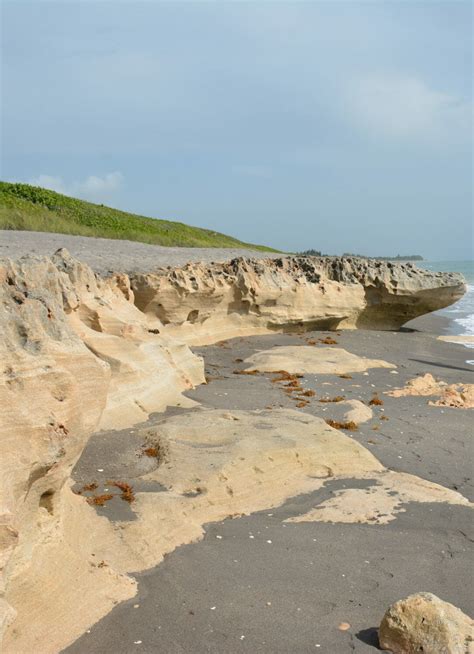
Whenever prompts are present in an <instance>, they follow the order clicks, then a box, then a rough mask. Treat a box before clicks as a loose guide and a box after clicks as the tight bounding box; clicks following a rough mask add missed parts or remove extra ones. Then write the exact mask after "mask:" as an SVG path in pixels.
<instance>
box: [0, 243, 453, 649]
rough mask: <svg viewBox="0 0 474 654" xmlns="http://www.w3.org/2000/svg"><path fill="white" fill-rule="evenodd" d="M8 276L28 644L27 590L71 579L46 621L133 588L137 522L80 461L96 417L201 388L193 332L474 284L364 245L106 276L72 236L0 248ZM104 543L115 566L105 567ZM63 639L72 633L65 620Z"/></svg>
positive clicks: (10, 612) (329, 323)
mask: <svg viewBox="0 0 474 654" xmlns="http://www.w3.org/2000/svg"><path fill="white" fill-rule="evenodd" d="M0 285H1V286H0V299H1V303H0V324H1V326H2V338H1V339H0V357H1V363H2V366H1V373H0V375H1V376H0V406H1V425H2V429H1V445H0V447H1V457H0V567H1V568H2V577H1V580H0V631H1V626H2V624H3V627H4V628H6V627H7V626H8V625H11V626H10V629H9V630H8V633H9V639H10V640H9V643H10V644H9V645H8V647H7V649H6V651H15V645H14V644H13V645H12V643H15V642H17V641H16V640H15V639H16V638H17V637H20V636H18V634H16V631H15V630H16V625H17V624H21V622H22V619H23V620H24V621H27V620H29V619H30V616H29V615H28V614H27V612H26V615H25V609H24V602H25V601H26V598H31V597H36V598H41V597H42V595H43V589H44V588H45V587H48V589H49V592H50V593H57V594H60V593H62V592H63V591H64V588H65V586H64V584H65V583H67V584H69V585H72V586H73V590H74V601H77V607H76V606H71V604H70V603H68V601H61V602H59V603H58V602H57V601H56V602H52V603H51V604H50V605H48V604H47V600H45V602H44V603H43V604H41V601H40V600H38V599H36V600H35V601H37V602H39V603H40V604H41V606H40V609H41V610H40V613H41V620H42V623H43V626H44V625H46V627H45V629H46V630H47V625H48V624H51V625H53V624H54V625H55V629H56V632H58V633H60V632H61V629H62V626H61V625H62V624H63V623H64V622H67V620H68V619H70V617H71V612H72V613H73V614H74V615H75V616H76V618H75V619H76V620H77V622H76V631H78V632H79V633H80V629H81V628H83V626H84V625H87V624H90V623H92V622H93V621H94V620H95V619H97V615H98V609H97V606H98V605H100V611H99V612H101V614H103V613H104V612H106V611H107V610H110V609H111V608H112V607H113V605H114V604H115V603H117V602H118V601H121V600H123V599H126V598H127V597H130V596H132V595H133V594H134V592H135V584H134V582H133V581H132V580H131V578H130V577H129V576H128V575H127V572H129V571H130V570H131V569H134V568H133V566H132V567H130V559H127V557H126V556H125V554H124V553H123V551H124V545H123V537H122V536H121V534H120V532H117V531H114V530H112V529H111V527H110V525H109V524H108V523H107V520H105V519H104V518H99V517H98V516H97V515H96V514H95V512H94V511H93V509H92V508H91V507H89V506H88V505H86V504H85V503H84V501H83V499H82V498H79V497H77V496H75V495H73V494H72V492H71V490H70V472H71V469H72V468H73V466H74V465H75V463H76V461H77V459H78V458H79V456H80V454H81V452H82V450H83V448H84V446H85V444H86V442H87V440H88V438H89V436H90V435H91V434H92V433H93V432H94V431H95V430H97V429H98V428H103V429H110V428H118V427H125V426H130V425H132V424H135V423H138V422H141V421H143V420H145V419H146V418H147V416H148V415H149V414H150V413H151V412H153V411H161V410H163V409H164V408H165V407H166V406H168V405H171V404H181V405H185V403H186V402H189V401H188V400H186V399H185V398H184V397H183V396H182V392H183V391H184V390H186V389H189V388H192V387H193V386H195V385H196V384H200V383H203V381H204V369H203V362H202V360H201V359H200V358H199V357H196V356H195V355H194V354H193V353H192V352H191V350H190V349H189V347H188V344H192V343H209V342H213V341H217V340H220V339H222V338H228V337H232V336H237V335H240V334H257V333H264V332H266V331H272V330H283V329H290V328H297V329H301V328H308V329H309V328H315V327H317V328H318V327H319V328H322V327H324V328H336V327H337V328H344V327H347V328H353V327H358V326H363V327H376V328H396V327H399V326H400V325H402V324H403V323H404V322H406V321H407V320H410V319H412V318H414V317H416V316H418V315H421V314H423V313H426V312H428V311H433V310H435V309H439V308H441V307H444V306H447V305H449V304H451V303H452V302H454V301H456V300H457V299H458V298H459V297H461V295H462V294H463V292H464V284H463V280H462V278H461V277H460V276H459V275H454V274H446V273H443V274H441V273H429V272H425V271H420V270H417V269H416V268H414V267H413V266H412V265H411V264H397V265H395V264H390V263H380V264H378V263H373V262H371V263H368V262H365V261H362V260H356V259H346V260H344V259H332V260H328V259H308V258H306V259H304V258H293V259H277V260H262V261H257V260H248V259H235V260H234V261H231V262H230V263H227V264H213V265H212V264H211V265H200V264H189V265H187V266H185V267H184V268H181V269H177V270H159V271H157V272H156V273H154V274H147V275H135V276H133V277H132V278H129V277H127V276H126V275H123V274H117V275H113V276H111V277H109V278H107V279H102V278H100V277H98V276H97V275H95V274H94V273H93V272H92V270H91V269H90V268H89V267H88V266H85V265H83V264H82V263H80V262H79V261H77V260H76V259H74V258H72V257H71V256H70V255H69V254H68V253H67V252H66V251H64V250H62V251H58V253H56V254H55V255H54V256H53V257H51V258H40V257H35V256H28V257H25V258H23V259H21V260H19V261H17V262H13V261H9V260H4V261H3V262H0ZM324 428H325V427H324ZM297 446H298V447H299V444H297ZM303 485H304V484H303ZM300 487H302V483H300V481H298V483H296V482H295V487H294V488H293V487H292V488H291V489H289V492H290V491H291V492H297V491H298V489H299V488H300ZM143 501H144V500H143ZM248 505H249V506H253V505H252V502H250V503H249V504H248ZM246 506H247V505H244V506H243V507H242V510H245V509H246ZM221 513H222V512H221ZM205 518H206V516H204V517H203V520H204V519H205ZM199 528H200V527H196V529H197V531H199ZM98 543H100V546H101V548H102V549H104V550H107V552H109V553H110V563H111V565H110V567H107V568H101V569H99V568H95V569H94V570H92V569H91V567H90V565H91V564H90V555H91V552H93V551H94V550H95V549H96V548H97V544H98ZM127 547H128V546H127ZM132 558H133V557H132ZM154 560H155V559H153V558H151V559H150V560H148V559H147V560H146V562H145V564H146V565H148V564H150V565H151V564H152V563H153V561H154ZM134 561H135V562H136V558H135V559H134ZM145 564H144V565H145ZM58 570H60V574H59V573H58ZM90 593H93V595H94V596H95V597H96V598H97V601H96V603H95V604H94V603H90V602H89V601H88V599H87V598H88V597H89V595H90ZM70 599H71V598H70ZM30 604H31V601H30ZM31 610H32V609H31ZM17 611H18V612H19V616H18V620H17V621H15V615H16V612H17ZM20 613H22V614H23V617H21V616H20ZM48 621H49V622H48ZM20 631H21V629H20ZM59 640H60V639H59ZM20 642H21V641H20ZM51 642H52V643H53V642H59V641H55V640H54V638H53V633H52V632H51ZM17 644H18V643H17ZM46 651H48V652H49V651H56V650H55V646H54V645H53V644H52V645H51V647H50V648H49V646H48V648H47V649H44V652H46Z"/></svg>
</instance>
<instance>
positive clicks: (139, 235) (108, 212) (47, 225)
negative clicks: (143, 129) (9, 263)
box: [0, 182, 277, 252]
mask: <svg viewBox="0 0 474 654" xmlns="http://www.w3.org/2000/svg"><path fill="white" fill-rule="evenodd" d="M0 229H16V230H28V231H33V232H56V233H60V234H72V235H76V236H96V237H102V238H116V239H127V240H130V241H139V242H141V243H151V244H155V245H165V246H178V247H206V248H212V247H215V248H217V247H220V248H252V249H255V250H261V251H264V252H265V251H266V252H276V251H277V250H273V249H272V248H269V247H266V246H263V245H253V244H251V243H244V242H243V241H239V240H238V239H236V238H233V237H232V236H226V235H225V234H220V233H219V232H214V231H212V230H209V229H201V228H199V227H191V226H190V225H185V224H184V223H179V222H174V221H171V220H161V219H158V218H147V217H145V216H138V215H136V214H133V213H127V212H125V211H120V210H118V209H112V208H110V207H106V206H104V205H102V204H100V205H99V204H93V203H91V202H86V201H85V200H78V199H76V198H71V197H68V196H66V195H61V194H60V193H55V192H54V191H50V190H48V189H44V188H40V187H37V186H30V185H29V184H17V183H8V182H0Z"/></svg>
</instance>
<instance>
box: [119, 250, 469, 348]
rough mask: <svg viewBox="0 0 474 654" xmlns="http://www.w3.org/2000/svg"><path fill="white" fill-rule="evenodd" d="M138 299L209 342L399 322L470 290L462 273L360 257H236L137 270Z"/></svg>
mask: <svg viewBox="0 0 474 654" xmlns="http://www.w3.org/2000/svg"><path fill="white" fill-rule="evenodd" d="M131 285H132V288H133V291H134V293H135V301H136V304H137V306H138V307H139V308H140V309H141V310H142V311H144V312H145V313H147V314H149V315H152V316H154V317H157V318H159V319H160V320H161V321H162V322H163V324H164V325H165V328H166V331H169V332H170V333H178V334H179V337H180V338H181V339H182V340H185V341H186V342H187V343H194V344H198V343H200V344H204V343H212V342H215V341H217V340H221V339H225V338H231V337H234V336H242V335H248V334H263V333H268V332H272V331H275V330H288V329H303V328H305V329H310V328H313V329H336V328H337V329H344V328H349V329H350V328H355V327H364V328H373V329H398V328H399V327H400V326H401V325H403V324H404V323H406V322H407V321H409V320H412V319H413V318H416V317H417V316H420V315H423V314H424V313H429V312H430V311H435V310H436V309H440V308H442V307H445V306H448V305H450V304H452V303H453V302H455V301H456V300H458V299H459V298H460V297H462V295H463V294H464V293H465V290H466V287H465V284H464V280H463V278H462V277H461V276H460V275H458V274H455V273H433V272H430V271H427V270H422V269H418V268H416V267H415V266H413V265H412V264H411V263H398V264H393V263H390V262H375V261H368V260H366V259H357V258H354V257H348V258H340V257H327V258H317V257H286V258H282V259H262V260H255V259H243V258H240V259H234V260H233V261H231V262H228V263H215V264H199V263H192V264H188V265H187V266H184V267H183V268H179V269H174V270H157V271H156V272H155V273H149V274H143V275H133V276H132V279H131Z"/></svg>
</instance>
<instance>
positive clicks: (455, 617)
mask: <svg viewBox="0 0 474 654" xmlns="http://www.w3.org/2000/svg"><path fill="white" fill-rule="evenodd" d="M379 641H380V646H381V647H382V649H385V650H390V651H391V652H393V654H419V653H420V652H423V654H471V653H472V652H474V623H473V621H472V620H471V618H469V617H468V616H467V615H465V614H464V613H463V612H462V611H461V610H460V609H458V608H457V607H455V606H453V605H452V604H449V603H448V602H443V601H442V600H441V599H439V597H436V595H433V594H431V593H416V594H415V595H410V596H409V597H407V598H406V599H403V600H400V601H399V602H396V603H395V604H393V605H392V606H391V607H390V608H389V609H388V611H387V612H386V613H385V615H384V617H383V620H382V622H381V625H380V630H379Z"/></svg>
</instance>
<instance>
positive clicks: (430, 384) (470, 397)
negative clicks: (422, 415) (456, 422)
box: [385, 373, 474, 409]
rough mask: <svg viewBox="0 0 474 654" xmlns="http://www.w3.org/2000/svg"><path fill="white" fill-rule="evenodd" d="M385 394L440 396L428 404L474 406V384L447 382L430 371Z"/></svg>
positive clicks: (459, 407) (464, 407) (457, 406)
mask: <svg viewBox="0 0 474 654" xmlns="http://www.w3.org/2000/svg"><path fill="white" fill-rule="evenodd" d="M385 394H386V395H391V396H392V397H405V396H407V395H414V396H426V397H429V396H431V397H433V396H438V397H439V399H438V400H435V401H429V402H428V404H430V405H431V406H446V407H453V408H456V409H473V408H474V384H447V383H446V382H443V381H438V380H436V379H435V378H434V377H433V375H431V374H429V373H426V374H425V375H423V376H421V377H415V378H414V379H410V380H409V381H408V382H407V384H406V385H405V386H404V387H403V388H396V389H394V390H392V391H386V393H385Z"/></svg>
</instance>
